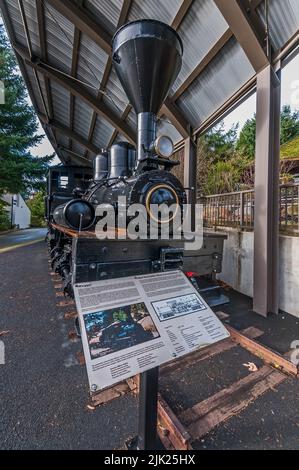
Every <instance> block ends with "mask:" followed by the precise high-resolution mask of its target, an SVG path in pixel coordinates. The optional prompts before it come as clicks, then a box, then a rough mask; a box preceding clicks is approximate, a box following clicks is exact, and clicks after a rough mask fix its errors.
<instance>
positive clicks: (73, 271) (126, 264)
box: [46, 20, 223, 295]
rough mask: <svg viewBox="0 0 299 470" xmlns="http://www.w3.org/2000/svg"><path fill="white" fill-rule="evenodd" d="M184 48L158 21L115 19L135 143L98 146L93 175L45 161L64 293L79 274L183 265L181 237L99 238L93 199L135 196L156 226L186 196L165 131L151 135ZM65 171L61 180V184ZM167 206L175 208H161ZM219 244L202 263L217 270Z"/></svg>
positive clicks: (117, 56)
mask: <svg viewBox="0 0 299 470" xmlns="http://www.w3.org/2000/svg"><path fill="white" fill-rule="evenodd" d="M182 55H183V45H182V41H181V39H180V37H179V35H178V34H177V32H176V31H174V30H173V29H172V28H171V27H170V26H168V25H166V24H164V23H161V22H159V21H155V20H139V21H134V22H132V23H128V24H126V25H124V26H123V27H121V28H120V29H119V30H118V31H117V32H116V34H115V35H114V37H113V43H112V60H113V65H114V68H115V70H116V73H117V75H118V78H119V80H120V82H121V84H122V86H123V88H124V90H125V92H126V94H127V96H128V99H129V102H130V103H131V105H132V106H133V108H134V110H135V112H136V116H137V145H136V147H134V146H132V145H131V144H129V143H128V142H117V143H115V144H114V145H112V146H111V148H109V149H103V150H102V152H101V153H100V154H99V155H98V156H96V158H95V160H94V171H93V174H92V175H91V171H90V169H89V168H79V167H66V166H64V167H59V166H57V167H55V168H51V169H50V172H49V176H48V196H47V198H46V216H47V220H48V225H49V233H48V243H49V249H50V254H51V260H52V261H51V262H52V267H53V269H54V270H55V271H56V272H58V273H59V274H60V275H61V276H62V278H63V279H64V289H65V292H67V293H68V294H70V295H72V285H73V284H74V283H77V282H86V281H94V280H102V279H109V278H114V277H121V276H128V275H135V274H148V273H151V272H157V271H163V270H168V269H181V268H183V262H184V240H183V239H182V238H181V239H176V238H175V237H171V236H170V237H169V239H164V238H163V237H160V236H158V237H157V238H156V239H151V238H150V237H149V238H146V239H137V240H131V239H128V238H125V239H119V238H118V237H116V238H115V239H109V238H107V239H99V238H98V237H97V236H96V231H95V227H96V226H97V223H98V221H99V217H98V214H97V208H98V206H99V205H101V207H103V206H104V207H105V204H107V207H108V206H109V207H113V209H114V210H115V212H116V214H118V213H119V212H120V209H121V208H120V207H119V200H120V197H122V198H125V201H126V208H127V207H130V206H132V205H133V204H141V205H142V206H143V207H144V208H145V213H146V223H147V224H149V223H151V222H152V221H154V222H155V223H156V225H157V226H158V227H161V226H162V225H163V224H164V223H171V221H172V219H173V218H174V216H175V215H176V214H175V213H176V210H177V211H179V212H180V213H181V210H182V208H183V205H184V204H185V203H186V194H185V190H184V188H183V186H182V184H181V183H180V181H179V180H178V179H177V178H176V177H175V176H174V175H173V174H172V173H171V169H172V167H173V166H174V165H176V164H178V162H176V161H173V160H172V159H171V155H172V153H173V143H172V141H171V139H170V138H169V137H168V136H165V135H162V136H161V135H160V136H157V113H158V111H159V109H160V107H161V105H162V103H163V101H164V100H165V98H166V96H167V94H168V92H169V90H170V88H171V86H172V85H173V83H174V81H175V79H176V77H177V75H178V73H179V71H180V68H181V64H182ZM63 172H64V174H65V175H66V176H64V178H65V181H66V180H67V183H65V187H64V188H62V187H61V186H60V188H59V187H58V183H57V182H58V180H61V179H62V173H63ZM80 174H81V177H80ZM76 175H77V177H76ZM54 176H55V177H54ZM155 205H159V206H161V205H162V207H164V208H166V209H165V212H163V210H161V211H160V212H159V216H158V217H157V215H156V214H155V213H153V211H152V209H151V208H152V207H153V206H155ZM171 207H172V208H173V207H175V208H176V210H174V211H169V210H167V209H168V208H171ZM126 217H127V216H126ZM118 228H119V227H116V229H115V230H116V231H117V230H118ZM159 233H160V232H159ZM219 241H220V245H221V243H222V244H223V239H220V238H219ZM220 245H219V243H218V247H217V248H218V249H217V250H215V249H214V253H215V252H217V256H216V257H214V258H213V257H212V256H210V261H211V266H209V268H208V271H213V272H219V271H220V270H221V251H222V246H220ZM214 246H215V241H214ZM205 248H206V247H204V249H205ZM215 248H216V247H215ZM208 251H209V249H208ZM209 254H210V255H211V253H209ZM192 256H194V253H193V254H192V253H190V259H191V257H192ZM192 259H193V258H192Z"/></svg>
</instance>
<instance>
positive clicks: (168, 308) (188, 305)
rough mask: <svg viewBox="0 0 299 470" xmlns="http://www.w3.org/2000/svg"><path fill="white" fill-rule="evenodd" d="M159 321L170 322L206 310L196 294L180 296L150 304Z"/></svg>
mask: <svg viewBox="0 0 299 470" xmlns="http://www.w3.org/2000/svg"><path fill="white" fill-rule="evenodd" d="M152 306H153V307H154V309H155V312H156V314H157V315H158V317H159V320H160V321H165V320H170V319H172V318H175V317H180V316H182V315H187V314H188V313H194V312H197V311H198V310H204V309H206V307H205V305H204V304H203V303H202V302H201V301H200V299H199V297H197V295H196V294H187V295H180V296H178V297H172V298H170V299H165V300H160V301H158V302H152Z"/></svg>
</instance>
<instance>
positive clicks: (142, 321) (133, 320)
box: [84, 303, 160, 359]
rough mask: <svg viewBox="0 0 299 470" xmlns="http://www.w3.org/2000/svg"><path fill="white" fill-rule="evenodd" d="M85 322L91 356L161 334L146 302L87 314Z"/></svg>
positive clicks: (138, 342) (112, 351) (119, 348)
mask: <svg viewBox="0 0 299 470" xmlns="http://www.w3.org/2000/svg"><path fill="white" fill-rule="evenodd" d="M84 323H85V329H86V333H87V341H88V346H89V352H90V357H91V359H95V358H98V357H103V356H106V355H107V354H111V353H114V352H116V351H119V350H121V349H126V348H130V347H131V346H136V345H138V344H142V343H145V342H147V341H150V340H153V339H155V338H158V337H159V336H160V335H159V333H158V331H157V329H156V327H155V324H154V322H153V320H152V318H151V316H150V314H149V312H148V310H147V308H146V306H145V304H144V303H138V304H132V305H126V306H124V307H116V308H112V309H109V310H101V311H99V312H94V313H87V314H85V315H84Z"/></svg>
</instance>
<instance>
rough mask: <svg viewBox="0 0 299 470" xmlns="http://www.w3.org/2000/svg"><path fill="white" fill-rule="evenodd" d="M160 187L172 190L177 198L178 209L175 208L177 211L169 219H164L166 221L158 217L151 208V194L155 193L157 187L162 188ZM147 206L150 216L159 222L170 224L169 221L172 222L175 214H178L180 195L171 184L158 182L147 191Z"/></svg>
mask: <svg viewBox="0 0 299 470" xmlns="http://www.w3.org/2000/svg"><path fill="white" fill-rule="evenodd" d="M160 188H163V189H168V190H170V192H171V193H172V194H173V195H174V196H175V200H176V210H175V212H174V213H173V215H172V216H171V218H169V219H168V220H164V221H163V220H159V219H157V218H156V217H155V216H154V215H153V213H152V211H151V209H150V198H151V195H152V194H153V192H154V191H156V190H157V189H160ZM145 207H146V212H147V214H148V215H149V217H150V218H151V219H153V220H154V221H155V222H157V223H158V224H168V223H170V222H171V221H172V220H173V219H174V218H175V216H176V214H177V211H178V207H179V197H178V195H177V193H176V192H175V190H174V189H173V188H172V187H171V186H169V185H168V184H157V185H155V186H153V187H152V188H151V189H150V190H149V192H148V193H147V195H146V200H145Z"/></svg>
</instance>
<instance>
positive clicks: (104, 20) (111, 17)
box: [85, 0, 122, 34]
mask: <svg viewBox="0 0 299 470" xmlns="http://www.w3.org/2000/svg"><path fill="white" fill-rule="evenodd" d="M85 7H86V8H87V9H88V10H89V11H90V13H92V15H93V16H94V17H95V18H96V19H97V20H99V23H100V24H103V25H105V27H106V29H107V31H109V32H110V33H111V34H113V33H114V31H115V28H116V26H117V24H118V18H119V15H120V10H121V7H122V0H100V1H95V0H85Z"/></svg>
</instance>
